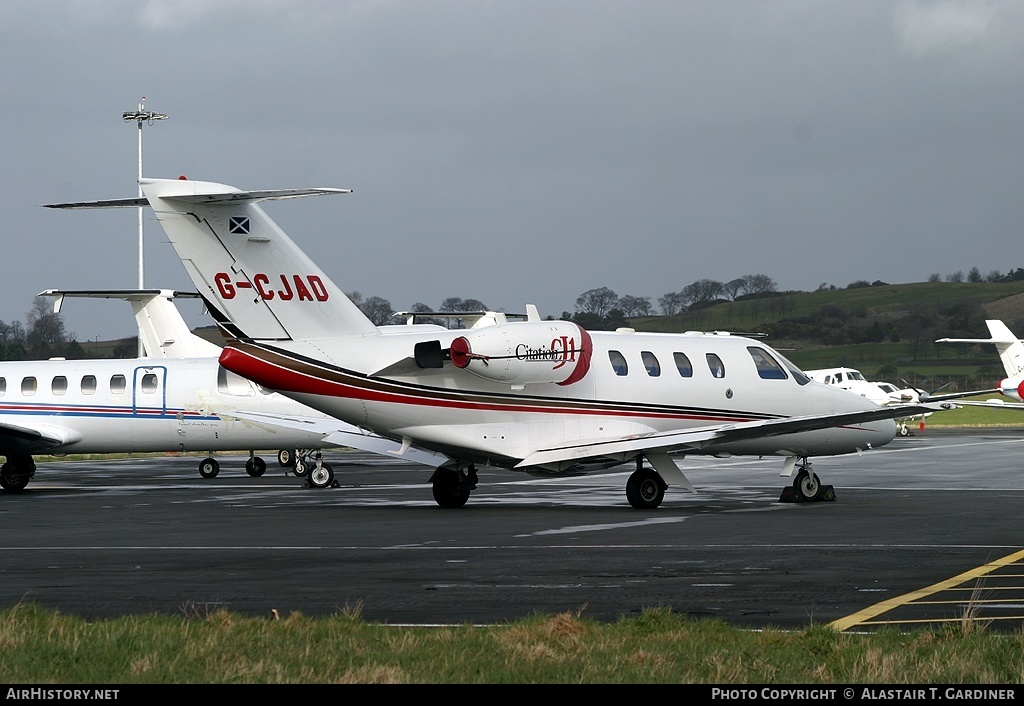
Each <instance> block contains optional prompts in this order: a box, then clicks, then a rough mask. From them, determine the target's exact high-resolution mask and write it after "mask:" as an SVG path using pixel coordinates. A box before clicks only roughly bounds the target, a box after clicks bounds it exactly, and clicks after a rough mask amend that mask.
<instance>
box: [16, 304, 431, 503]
mask: <svg viewBox="0 0 1024 706" xmlns="http://www.w3.org/2000/svg"><path fill="white" fill-rule="evenodd" d="M43 294H44V295H48V296H55V297H57V302H56V304H55V309H56V310H58V311H59V309H60V304H61V302H62V301H63V298H64V297H65V296H108V297H113V296H118V297H121V298H127V299H128V300H129V301H131V302H132V305H133V307H134V308H135V310H136V320H137V321H138V323H139V334H140V336H142V338H143V342H144V345H145V347H146V351H147V352H151V353H152V354H153V357H149V358H138V359H136V358H132V359H98V360H63V359H53V360H34V361H5V362H4V363H2V364H0V454H3V455H4V456H5V457H6V462H5V463H4V464H3V465H2V466H0V487H2V488H3V489H4V490H5V491H11V492H14V491H20V490H23V489H24V488H25V487H26V485H27V484H28V482H29V480H30V479H31V478H32V477H33V476H34V475H35V471H36V464H35V461H34V459H33V456H34V455H38V454H53V455H63V454H69V453H142V452H161V451H164V452H186V451H205V452H214V451H249V452H250V457H249V460H248V461H247V462H246V471H247V472H248V473H249V475H251V476H261V475H263V473H264V472H265V471H266V462H265V461H264V460H263V459H262V458H260V457H258V456H255V454H254V453H253V452H252V449H261V448H285V449H293V448H299V449H311V450H312V449H320V448H322V447H327V446H350V447H353V448H361V449H364V450H370V451H374V452H375V453H387V452H389V451H391V452H397V451H399V450H401V447H400V445H399V444H396V443H395V442H393V441H390V440H388V439H384V438H381V437H379V436H376V435H373V434H370V433H368V432H366V431H364V430H360V429H357V428H356V427H354V426H352V425H348V424H345V423H342V422H340V421H338V420H337V419H334V418H333V417H330V416H328V415H324V414H322V413H320V412H317V411H315V410H312V409H309V408H307V407H304V406H302V405H300V404H299V403H297V402H295V401H294V400H292V399H290V398H288V397H284V396H282V395H279V394H275V393H272V392H270V391H269V390H266V389H265V388H261V387H259V386H257V385H255V384H253V383H252V382H251V381H249V380H246V379H244V378H241V377H239V376H238V375H235V374H234V373H231V372H229V371H228V370H226V369H224V368H223V367H222V366H221V365H220V364H219V363H218V361H217V357H218V356H219V355H220V352H221V349H220V347H219V346H216V345H214V344H212V343H210V342H208V341H206V340H204V339H202V338H200V337H198V336H196V335H194V334H193V333H191V331H189V330H188V327H187V326H186V325H185V322H184V320H183V319H182V318H181V314H180V313H179V312H178V310H177V308H176V307H175V306H174V304H173V303H172V301H171V300H172V298H173V297H174V296H175V295H176V294H177V296H182V294H181V293H175V292H171V291H168V290H145V291H134V292H127V293H118V292H89V293H86V292H60V291H59V290H47V291H46V292H43ZM235 413H242V414H245V415H246V419H244V420H243V419H242V418H241V417H238V416H233V415H234V414H235ZM279 417H288V418H289V419H290V420H291V423H290V424H288V425H280V424H277V423H276V422H277V419H278V418H279ZM406 458H407V459H408V460H411V461H414V462H420V463H427V464H428V465H430V466H434V465H436V463H437V462H438V460H437V459H436V458H434V457H433V456H431V455H429V454H425V453H422V452H413V453H408V454H406ZM219 468H220V465H219V463H218V462H217V460H216V459H214V458H213V457H212V456H210V457H208V458H205V459H203V460H202V461H201V462H200V464H199V472H200V474H202V475H203V476H204V477H206V478H212V477H214V476H216V475H217V474H218V472H219ZM297 470H298V472H299V473H300V474H301V473H303V469H301V468H299V469H297ZM305 471H306V472H307V473H308V481H309V483H310V485H312V486H314V487H326V486H328V485H330V484H331V483H332V482H333V470H332V469H331V467H330V466H329V464H326V463H323V460H322V458H321V457H320V455H319V454H314V455H313V457H312V458H311V460H310V464H309V467H308V468H306V469H305Z"/></svg>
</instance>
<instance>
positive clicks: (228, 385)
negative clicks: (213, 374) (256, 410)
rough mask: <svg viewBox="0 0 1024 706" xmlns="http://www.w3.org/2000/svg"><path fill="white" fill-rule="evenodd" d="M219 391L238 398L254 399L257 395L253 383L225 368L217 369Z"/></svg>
mask: <svg viewBox="0 0 1024 706" xmlns="http://www.w3.org/2000/svg"><path fill="white" fill-rule="evenodd" d="M217 390H219V391H220V392H223V393H224V394H226V395H235V396H238V397H252V396H254V395H255V394H256V392H255V391H254V390H253V387H252V383H251V382H249V381H248V380H246V379H245V378H244V377H242V376H241V375H235V374H234V373H233V372H231V371H230V370H228V369H227V368H224V367H218V368H217Z"/></svg>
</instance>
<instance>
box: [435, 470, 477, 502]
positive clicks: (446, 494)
mask: <svg viewBox="0 0 1024 706" xmlns="http://www.w3.org/2000/svg"><path fill="white" fill-rule="evenodd" d="M431 491H432V492H433V493H434V502H436V503H437V504H438V505H440V506H441V507H450V508H456V507H462V506H463V505H465V504H466V502H467V501H469V492H470V491H469V488H460V487H459V473H458V471H453V470H451V469H449V468H439V469H438V470H437V471H436V472H435V473H434V482H433V484H432V485H431Z"/></svg>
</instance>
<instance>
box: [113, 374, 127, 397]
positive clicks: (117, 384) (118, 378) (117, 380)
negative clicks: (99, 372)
mask: <svg viewBox="0 0 1024 706" xmlns="http://www.w3.org/2000/svg"><path fill="white" fill-rule="evenodd" d="M125 387H127V383H126V381H125V379H124V375H111V376H110V391H111V392H112V393H114V394H115V395H120V394H121V393H122V392H124V389H125Z"/></svg>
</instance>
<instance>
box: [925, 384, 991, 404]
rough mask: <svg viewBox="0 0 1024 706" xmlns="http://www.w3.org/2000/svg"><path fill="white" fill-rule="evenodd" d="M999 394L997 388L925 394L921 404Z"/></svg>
mask: <svg viewBox="0 0 1024 706" xmlns="http://www.w3.org/2000/svg"><path fill="white" fill-rule="evenodd" d="M999 392H1000V390H999V388H998V387H995V388H991V389H988V390H972V391H970V392H949V393H946V394H945V395H929V394H927V393H925V395H924V398H923V399H922V402H945V401H946V400H958V399H961V398H963V397H975V396H976V395H992V394H998V393H999ZM964 404H966V403H964Z"/></svg>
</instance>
